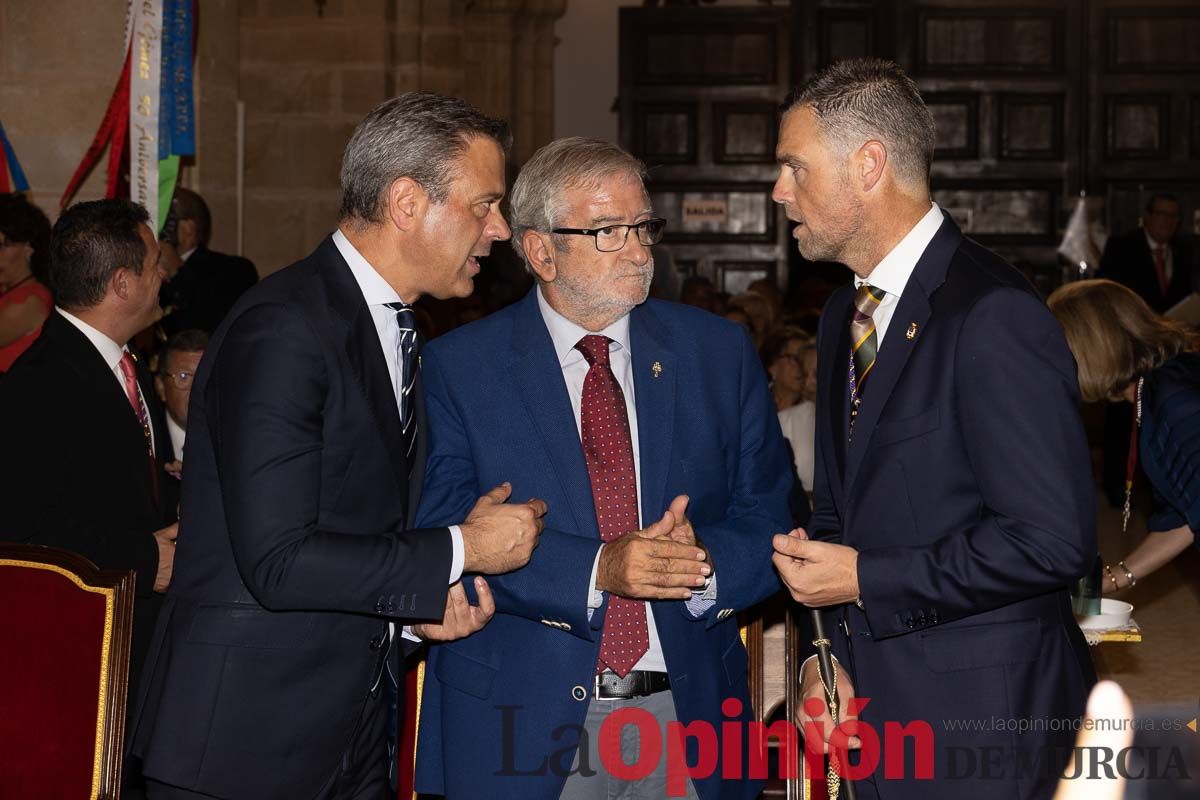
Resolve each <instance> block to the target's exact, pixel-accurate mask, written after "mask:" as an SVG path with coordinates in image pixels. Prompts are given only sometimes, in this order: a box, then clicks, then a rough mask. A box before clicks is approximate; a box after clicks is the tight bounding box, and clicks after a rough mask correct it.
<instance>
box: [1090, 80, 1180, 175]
mask: <svg viewBox="0 0 1200 800" xmlns="http://www.w3.org/2000/svg"><path fill="white" fill-rule="evenodd" d="M1104 107H1105V115H1104V116H1105V120H1106V122H1105V126H1106V138H1105V141H1106V147H1105V154H1106V155H1107V156H1108V157H1109V158H1118V159H1125V158H1151V159H1154V158H1168V157H1169V156H1170V154H1171V143H1170V131H1171V98H1170V96H1168V95H1165V94H1157V95H1155V94H1140V93H1139V94H1110V95H1105V97H1104Z"/></svg>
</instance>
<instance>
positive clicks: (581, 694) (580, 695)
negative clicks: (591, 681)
mask: <svg viewBox="0 0 1200 800" xmlns="http://www.w3.org/2000/svg"><path fill="white" fill-rule="evenodd" d="M571 697H574V698H575V699H576V700H578V701H579V702H581V703H582V702H583V701H584V700H586V699H587V689H585V688H583V687H582V686H576V687H574V688H572V689H571Z"/></svg>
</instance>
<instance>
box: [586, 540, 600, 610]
mask: <svg viewBox="0 0 1200 800" xmlns="http://www.w3.org/2000/svg"><path fill="white" fill-rule="evenodd" d="M603 552H604V545H600V547H599V549H597V550H596V560H595V561H593V562H592V577H591V579H590V580H589V581H588V603H587V607H588V619H591V618H592V614H591V612H593V611H595V610H596V609H597V608H599V607H600V606H602V605H604V592H602V591H600V590H599V589H597V588H596V580H597V578H598V577H599V574H600V554H601V553H603Z"/></svg>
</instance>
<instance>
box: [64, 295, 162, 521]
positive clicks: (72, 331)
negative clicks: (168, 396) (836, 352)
mask: <svg viewBox="0 0 1200 800" xmlns="http://www.w3.org/2000/svg"><path fill="white" fill-rule="evenodd" d="M42 335H43V336H49V337H52V339H53V340H54V341H57V342H58V343H59V346H60V347H61V348H62V349H63V350H64V351H65V353H66V354H67V358H66V359H64V361H65V362H66V363H68V364H70V366H71V368H72V369H73V370H74V371H75V372H76V374H77V375H79V379H80V384H81V385H82V386H94V387H96V388H95V397H96V400H97V402H99V403H101V404H102V408H101V409H97V410H99V411H100V412H101V414H102V415H103V416H104V417H105V418H106V419H111V420H112V421H113V424H114V425H116V426H117V427H116V428H115V429H114V430H113V431H112V440H113V442H114V443H116V442H120V443H121V445H120V447H121V449H122V450H124V451H126V452H127V455H128V459H129V463H130V464H133V463H137V464H138V465H139V466H141V467H142V469H139V470H137V471H136V474H137V475H140V476H141V477H140V478H139V480H141V481H142V482H143V484H144V487H145V490H146V494H145V496H146V497H147V498H150V501H151V504H152V505H153V502H154V501H153V497H154V486H153V483H152V481H153V480H154V478H153V476H152V475H151V474H150V470H149V469H148V468H147V467H146V462H147V456H146V445H145V441H146V440H145V434H144V433H143V432H142V426H141V425H139V424H138V420H137V416H136V415H135V414H134V412H133V409H132V408H131V407H130V405H129V398H128V397H127V396H126V395H125V392H123V391H122V390H121V387H120V385H119V384H118V383H117V380H116V377H115V376H114V374H113V371H112V370H111V369H109V368H108V365H107V364H105V363H104V358H103V357H102V356H101V355H100V352H99V351H98V350H97V349H96V348H95V346H94V345H93V344H92V343H91V342H90V341H89V340H88V338H87V337H86V336H84V335H83V332H82V331H80V330H79V329H78V328H76V327H75V326H74V325H72V324H71V323H70V322H68V321H67V320H65V319H63V318H62V316H61V315H60V314H59V313H58V312H57V311H52V312H51V313H50V316H49V318H47V320H46V324H45V325H44V326H43V328H42ZM137 377H138V386H139V388H140V389H141V391H142V397H143V398H144V399H145V401H146V407H147V408H148V409H150V411H151V427H152V428H153V429H154V446H155V450H156V452H158V453H160V454H169V453H170V452H171V437H170V436H168V435H167V433H166V430H165V429H164V428H165V426H164V427H156V426H155V423H154V413H153V410H154V398H153V395H152V392H153V391H154V385H153V383H152V382H151V381H149V380H148V379H147V377H146V371H145V370H144V369H142V368H141V367H140V364H139V365H138V369H137ZM121 428H124V429H125V430H124V431H122V430H121Z"/></svg>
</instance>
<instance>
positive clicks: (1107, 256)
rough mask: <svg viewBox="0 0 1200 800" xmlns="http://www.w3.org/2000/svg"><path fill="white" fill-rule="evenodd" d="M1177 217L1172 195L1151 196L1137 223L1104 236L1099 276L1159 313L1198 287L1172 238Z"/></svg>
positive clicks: (1185, 252) (1185, 253) (1187, 255)
mask: <svg viewBox="0 0 1200 800" xmlns="http://www.w3.org/2000/svg"><path fill="white" fill-rule="evenodd" d="M1179 215H1180V207H1179V200H1178V199H1176V198H1175V197H1172V196H1171V195H1169V194H1155V195H1152V196H1151V197H1150V199H1149V200H1148V201H1147V202H1146V208H1145V211H1144V212H1143V213H1142V218H1141V220H1140V225H1139V226H1138V227H1136V228H1134V229H1133V230H1131V231H1127V232H1125V233H1120V234H1116V235H1115V236H1110V237H1109V239H1108V241H1107V242H1106V243H1105V245H1104V255H1103V256H1102V257H1101V259H1100V277H1101V278H1108V279H1109V280H1113V281H1116V282H1117V283H1120V284H1124V285H1125V286H1128V287H1129V288H1130V289H1133V291H1135V292H1137V294H1138V296H1139V297H1141V298H1142V299H1143V300H1145V301H1146V305H1148V306H1150V308H1152V309H1154V310H1155V311H1157V312H1158V313H1160V314H1161V313H1163V312H1165V311H1167V310H1169V309H1170V308H1171V306H1173V305H1175V304H1176V303H1178V302H1179V301H1180V300H1182V299H1183V298H1185V297H1187V296H1188V295H1189V294H1191V293H1192V292H1194V291H1197V289H1200V287H1198V286H1197V285H1196V274H1195V264H1194V262H1193V260H1192V258H1193V254H1192V251H1191V249H1190V248H1188V247H1185V246H1184V245H1183V243H1182V242H1180V241H1179V240H1178V239H1177V238H1176V233H1178V232H1179ZM1127 432H1128V431H1127Z"/></svg>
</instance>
